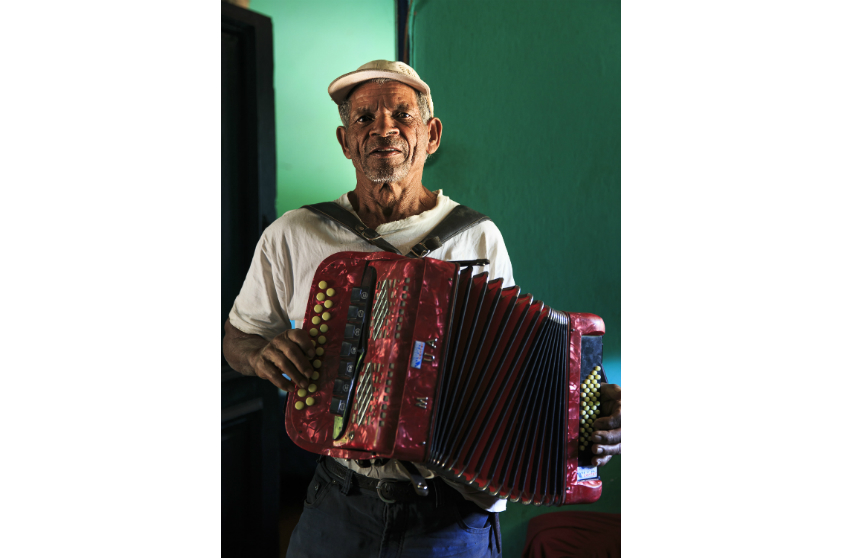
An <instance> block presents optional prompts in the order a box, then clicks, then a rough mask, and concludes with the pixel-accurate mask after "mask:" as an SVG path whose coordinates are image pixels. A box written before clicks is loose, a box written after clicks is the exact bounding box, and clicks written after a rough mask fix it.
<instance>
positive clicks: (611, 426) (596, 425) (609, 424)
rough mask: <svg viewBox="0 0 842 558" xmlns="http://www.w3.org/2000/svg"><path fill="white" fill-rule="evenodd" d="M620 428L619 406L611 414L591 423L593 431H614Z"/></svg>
mask: <svg viewBox="0 0 842 558" xmlns="http://www.w3.org/2000/svg"><path fill="white" fill-rule="evenodd" d="M617 428H620V407H619V405H618V406H617V408H616V409H615V410H614V412H613V413H611V414H610V415H608V416H607V417H599V418H598V419H596V420H595V421H593V429H594V430H616V429H617Z"/></svg>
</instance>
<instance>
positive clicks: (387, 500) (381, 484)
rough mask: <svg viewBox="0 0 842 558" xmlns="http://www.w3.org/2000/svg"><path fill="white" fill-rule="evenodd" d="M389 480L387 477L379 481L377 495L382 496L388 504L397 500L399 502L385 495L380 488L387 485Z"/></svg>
mask: <svg viewBox="0 0 842 558" xmlns="http://www.w3.org/2000/svg"><path fill="white" fill-rule="evenodd" d="M387 482H388V481H387V480H386V479H380V480H379V481H377V495H378V496H379V497H380V499H381V500H383V501H384V502H386V503H387V504H394V503H395V502H397V500H390V499H389V498H386V497H385V496H383V493H382V492H380V489H381V488H383V487H385V486H386V483H387Z"/></svg>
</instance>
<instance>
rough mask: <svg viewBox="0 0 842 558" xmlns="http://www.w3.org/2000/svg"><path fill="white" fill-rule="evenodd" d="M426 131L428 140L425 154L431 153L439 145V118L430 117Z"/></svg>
mask: <svg viewBox="0 0 842 558" xmlns="http://www.w3.org/2000/svg"><path fill="white" fill-rule="evenodd" d="M427 132H428V133H429V134H430V141H428V142H427V154H428V155H432V154H433V153H435V152H436V150H438V148H439V145H441V120H439V119H438V118H431V119H430V121H429V122H427Z"/></svg>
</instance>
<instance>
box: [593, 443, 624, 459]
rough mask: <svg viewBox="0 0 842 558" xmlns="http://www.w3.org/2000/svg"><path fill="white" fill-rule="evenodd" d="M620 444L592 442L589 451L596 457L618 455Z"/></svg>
mask: <svg viewBox="0 0 842 558" xmlns="http://www.w3.org/2000/svg"><path fill="white" fill-rule="evenodd" d="M620 445H621V444H614V445H608V444H594V445H593V446H591V451H592V452H593V454H594V455H596V456H597V457H604V456H606V455H619V454H620Z"/></svg>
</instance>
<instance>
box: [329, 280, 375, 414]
mask: <svg viewBox="0 0 842 558" xmlns="http://www.w3.org/2000/svg"><path fill="white" fill-rule="evenodd" d="M369 294H370V293H369V292H368V291H366V290H365V289H362V288H359V287H354V288H352V289H351V301H350V302H351V304H350V306H349V307H348V321H347V322H346V323H345V335H344V339H343V341H342V346H341V347H340V348H339V357H340V358H342V357H345V358H348V357H351V359H352V360H341V361H340V363H339V370H338V371H337V378H336V379H335V380H334V383H333V399H331V402H330V412H331V413H332V414H334V415H343V414H345V410H346V409H347V408H348V404H349V398H350V396H351V385H352V378H353V377H354V370H355V367H356V358H355V357H356V356H357V354H358V353H359V350H360V339H361V338H362V334H363V328H364V327H365V308H366V307H365V303H366V301H367V300H368V297H369Z"/></svg>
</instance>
